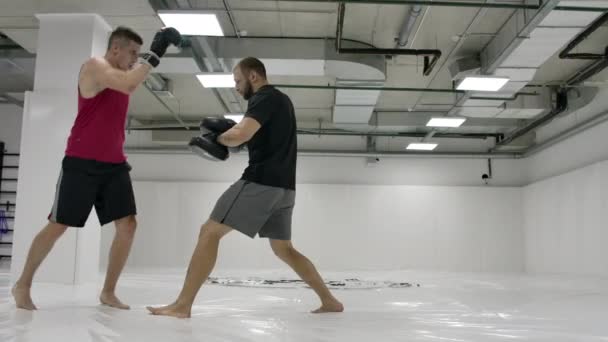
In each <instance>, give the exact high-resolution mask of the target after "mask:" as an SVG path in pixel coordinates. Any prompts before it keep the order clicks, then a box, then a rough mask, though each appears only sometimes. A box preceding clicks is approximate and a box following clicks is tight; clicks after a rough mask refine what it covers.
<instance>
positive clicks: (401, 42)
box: [397, 5, 422, 48]
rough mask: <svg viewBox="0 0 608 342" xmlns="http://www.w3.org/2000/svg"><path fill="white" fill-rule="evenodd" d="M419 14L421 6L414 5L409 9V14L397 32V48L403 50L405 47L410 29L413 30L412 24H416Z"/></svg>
mask: <svg viewBox="0 0 608 342" xmlns="http://www.w3.org/2000/svg"><path fill="white" fill-rule="evenodd" d="M421 12H422V6H420V5H414V6H412V7H411V8H410V13H409V15H408V16H407V19H406V20H405V22H404V23H403V26H402V27H401V32H399V38H398V39H397V47H400V48H405V47H406V46H407V43H408V41H409V39H410V35H411V33H412V28H414V24H416V20H417V19H418V16H420V13H421Z"/></svg>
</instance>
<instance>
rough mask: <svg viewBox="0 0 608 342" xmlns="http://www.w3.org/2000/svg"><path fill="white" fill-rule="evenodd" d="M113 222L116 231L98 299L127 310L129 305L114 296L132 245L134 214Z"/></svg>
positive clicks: (103, 302) (135, 224)
mask: <svg viewBox="0 0 608 342" xmlns="http://www.w3.org/2000/svg"><path fill="white" fill-rule="evenodd" d="M114 224H115V226H116V233H115V235H114V241H113V242H112V247H111V248H110V255H109V261H108V270H107V273H106V280H105V282H104V285H103V290H102V291H101V295H100V296H99V301H100V302H101V303H102V304H105V305H108V306H111V307H114V308H118V309H124V310H128V309H130V307H129V306H128V305H126V304H123V303H122V302H121V301H120V299H118V298H117V297H116V283H117V282H118V278H119V277H120V274H121V272H122V269H123V268H124V266H125V264H126V262H127V258H128V257H129V252H130V251H131V245H133V239H134V237H135V230H136V228H137V221H136V220H135V216H128V217H125V218H122V219H120V220H116V221H115V222H114Z"/></svg>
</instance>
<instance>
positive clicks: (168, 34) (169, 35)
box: [142, 27, 182, 68]
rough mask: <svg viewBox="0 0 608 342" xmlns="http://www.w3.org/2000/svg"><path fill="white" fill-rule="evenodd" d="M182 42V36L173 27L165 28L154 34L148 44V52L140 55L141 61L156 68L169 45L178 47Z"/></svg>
mask: <svg viewBox="0 0 608 342" xmlns="http://www.w3.org/2000/svg"><path fill="white" fill-rule="evenodd" d="M181 42H182V36H181V34H180V33H179V31H177V30H176V29H175V28H173V27H167V28H164V29H161V30H160V31H158V32H156V34H155V35H154V38H153V39H152V44H150V51H149V52H147V53H144V54H143V55H142V58H143V60H144V61H145V62H146V63H148V64H150V65H151V66H152V67H154V68H156V67H157V66H158V64H159V63H160V59H161V58H162V57H163V56H164V55H165V53H166V52H167V48H168V47H169V45H171V44H173V45H175V46H180V45H181Z"/></svg>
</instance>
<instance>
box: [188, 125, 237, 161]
mask: <svg viewBox="0 0 608 342" xmlns="http://www.w3.org/2000/svg"><path fill="white" fill-rule="evenodd" d="M218 136H219V134H218V133H214V132H209V133H207V134H203V135H202V136H198V137H194V138H192V139H191V140H190V142H189V143H188V146H189V147H190V150H191V151H192V152H194V153H195V154H197V155H199V156H200V157H203V158H205V159H209V160H212V161H224V160H226V159H228V157H229V156H230V153H229V152H228V148H227V147H226V146H224V145H222V144H220V143H218V142H217V137H218Z"/></svg>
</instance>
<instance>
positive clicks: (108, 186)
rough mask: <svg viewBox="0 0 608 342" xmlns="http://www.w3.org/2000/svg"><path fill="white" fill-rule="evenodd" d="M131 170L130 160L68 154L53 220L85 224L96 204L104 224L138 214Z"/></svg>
mask: <svg viewBox="0 0 608 342" xmlns="http://www.w3.org/2000/svg"><path fill="white" fill-rule="evenodd" d="M129 171H131V166H130V165H129V164H128V163H127V162H124V163H120V164H113V163H103V162H98V161H96V160H89V159H80V158H74V157H67V156H66V157H64V159H63V162H62V167H61V173H60V174H59V180H58V181H57V190H56V192H55V201H54V203H53V209H52V210H51V214H50V215H49V217H48V219H49V221H51V222H55V223H60V224H64V225H66V226H70V227H84V224H85V222H86V221H87V218H88V217H89V214H90V213H91V209H92V208H93V206H95V211H96V212H97V217H98V218H99V223H100V224H101V225H102V226H103V225H105V224H107V223H110V222H112V221H115V220H118V219H121V218H124V217H127V216H130V215H135V214H137V209H136V207H135V196H134V194H133V185H132V184H131V176H129Z"/></svg>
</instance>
